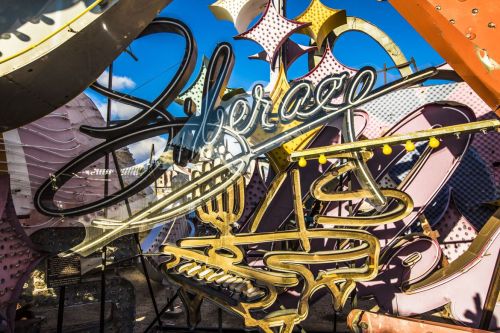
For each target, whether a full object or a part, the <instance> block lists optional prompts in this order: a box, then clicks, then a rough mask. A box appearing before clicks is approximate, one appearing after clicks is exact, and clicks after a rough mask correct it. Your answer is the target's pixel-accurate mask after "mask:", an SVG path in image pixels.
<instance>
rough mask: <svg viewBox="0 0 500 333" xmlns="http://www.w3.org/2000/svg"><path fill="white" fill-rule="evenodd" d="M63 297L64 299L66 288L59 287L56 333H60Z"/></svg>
mask: <svg viewBox="0 0 500 333" xmlns="http://www.w3.org/2000/svg"><path fill="white" fill-rule="evenodd" d="M65 297H66V286H61V287H60V288H59V309H58V311H57V333H62V326H63V320H64V299H65Z"/></svg>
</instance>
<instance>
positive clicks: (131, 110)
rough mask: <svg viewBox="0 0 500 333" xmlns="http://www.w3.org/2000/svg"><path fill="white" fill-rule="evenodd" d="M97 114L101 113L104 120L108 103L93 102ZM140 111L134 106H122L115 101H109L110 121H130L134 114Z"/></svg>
mask: <svg viewBox="0 0 500 333" xmlns="http://www.w3.org/2000/svg"><path fill="white" fill-rule="evenodd" d="M94 102H95V104H96V106H97V108H98V109H99V112H101V115H102V117H103V118H104V120H106V115H107V112H108V103H107V102H101V101H96V100H94ZM140 111H141V109H139V108H136V107H134V106H131V105H128V104H123V103H120V102H116V101H111V119H113V120H116V119H130V118H132V117H133V116H135V115H136V114H138V113H139V112H140Z"/></svg>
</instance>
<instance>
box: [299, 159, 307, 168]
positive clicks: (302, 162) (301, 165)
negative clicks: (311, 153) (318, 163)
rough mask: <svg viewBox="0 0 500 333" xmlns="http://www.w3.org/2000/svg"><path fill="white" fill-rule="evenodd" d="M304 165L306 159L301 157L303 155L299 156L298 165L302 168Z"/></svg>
mask: <svg viewBox="0 0 500 333" xmlns="http://www.w3.org/2000/svg"><path fill="white" fill-rule="evenodd" d="M306 165H307V161H306V159H305V158H303V157H301V158H300V159H299V167H301V168H303V167H305V166H306Z"/></svg>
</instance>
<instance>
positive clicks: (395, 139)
mask: <svg viewBox="0 0 500 333" xmlns="http://www.w3.org/2000/svg"><path fill="white" fill-rule="evenodd" d="M499 127H500V121H499V120H482V121H476V122H472V123H467V124H460V125H454V126H446V127H441V128H433V129H429V130H423V131H418V132H412V133H408V134H398V135H393V136H388V137H382V138H377V139H370V140H361V141H356V142H350V143H344V144H338V145H333V146H326V147H318V148H311V149H305V150H302V151H296V152H293V153H292V154H291V155H290V161H293V162H295V161H298V160H299V159H300V158H305V159H306V160H312V159H317V158H319V157H320V156H321V154H324V155H325V156H326V157H328V158H330V157H331V156H332V155H336V154H339V153H347V152H356V151H363V150H370V149H373V148H377V147H383V146H384V145H394V144H401V143H406V142H407V141H412V142H419V141H425V140H428V139H430V138H432V137H436V138H438V137H443V136H449V135H460V134H467V133H474V132H478V131H487V130H493V129H498V128H499Z"/></svg>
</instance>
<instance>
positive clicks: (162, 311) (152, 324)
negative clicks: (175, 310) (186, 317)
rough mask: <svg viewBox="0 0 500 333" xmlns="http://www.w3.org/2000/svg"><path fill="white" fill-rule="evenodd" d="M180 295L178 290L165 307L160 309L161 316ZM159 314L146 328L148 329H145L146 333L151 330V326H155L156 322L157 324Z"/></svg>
mask: <svg viewBox="0 0 500 333" xmlns="http://www.w3.org/2000/svg"><path fill="white" fill-rule="evenodd" d="M178 296H179V293H178V292H177V293H175V296H174V297H172V298H171V299H170V300H169V301H168V303H167V304H165V306H164V307H163V308H162V309H161V310H160V313H159V316H161V315H162V314H164V313H165V311H167V310H168V308H170V306H171V305H172V304H174V301H175V300H176V299H177V297H178ZM159 316H157V317H156V318H155V319H154V320H153V321H152V322H151V324H149V326H148V327H147V328H146V330H145V331H144V333H148V332H149V330H150V329H151V328H153V326H154V324H156V321H157V320H158V318H159Z"/></svg>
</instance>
